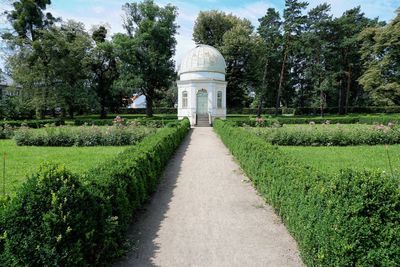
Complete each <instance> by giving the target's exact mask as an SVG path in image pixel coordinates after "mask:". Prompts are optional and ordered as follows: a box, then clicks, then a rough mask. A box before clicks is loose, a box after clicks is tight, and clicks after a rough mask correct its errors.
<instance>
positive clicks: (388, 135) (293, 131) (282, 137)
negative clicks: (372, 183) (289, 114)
mask: <svg viewBox="0 0 400 267" xmlns="http://www.w3.org/2000/svg"><path fill="white" fill-rule="evenodd" d="M249 130H250V131H253V132H255V133H256V134H257V135H259V136H261V137H263V138H264V139H265V140H266V141H268V142H270V143H272V144H277V145H285V146H349V145H378V144H399V143H400V128H399V127H396V126H390V127H389V126H384V125H375V126H372V125H329V124H327V125H314V124H310V125H290V126H283V127H270V128H262V129H260V128H255V129H254V128H253V129H251V128H250V129H249Z"/></svg>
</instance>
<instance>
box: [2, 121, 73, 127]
mask: <svg viewBox="0 0 400 267" xmlns="http://www.w3.org/2000/svg"><path fill="white" fill-rule="evenodd" d="M46 124H54V125H56V126H59V125H64V124H65V121H64V120H61V119H48V120H26V121H7V120H4V121H0V127H4V126H6V125H8V126H11V127H21V126H27V127H29V128H41V127H43V126H45V125H46Z"/></svg>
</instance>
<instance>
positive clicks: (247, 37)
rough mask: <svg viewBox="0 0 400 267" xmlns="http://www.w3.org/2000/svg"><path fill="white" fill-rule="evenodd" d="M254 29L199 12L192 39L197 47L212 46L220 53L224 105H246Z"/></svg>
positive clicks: (231, 17)
mask: <svg viewBox="0 0 400 267" xmlns="http://www.w3.org/2000/svg"><path fill="white" fill-rule="evenodd" d="M252 34H253V26H252V25H251V22H250V21H249V20H247V19H241V18H239V17H236V16H234V15H232V14H226V13H224V12H220V11H215V10H213V11H202V12H200V13H199V16H198V17H197V19H196V22H195V26H194V30H193V39H194V41H195V42H196V44H206V45H211V46H214V47H215V48H217V49H218V50H219V51H221V53H222V55H223V56H224V58H225V61H226V65H227V70H226V80H227V81H228V86H227V105H228V106H230V107H243V106H245V105H246V98H247V91H248V88H249V87H250V86H251V85H250V84H251V79H250V76H251V74H250V72H249V71H250V70H251V69H250V67H249V65H250V60H251V59H252V56H251V54H252V53H253V51H252V49H253V48H254V36H252Z"/></svg>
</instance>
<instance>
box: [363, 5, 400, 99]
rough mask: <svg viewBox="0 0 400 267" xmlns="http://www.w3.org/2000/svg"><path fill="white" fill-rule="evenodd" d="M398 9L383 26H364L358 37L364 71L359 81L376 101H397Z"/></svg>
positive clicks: (399, 92)
mask: <svg viewBox="0 0 400 267" xmlns="http://www.w3.org/2000/svg"><path fill="white" fill-rule="evenodd" d="M399 38H400V9H399V10H398V11H397V16H396V18H395V19H394V20H393V21H391V22H390V23H389V24H388V25H386V26H384V27H375V28H368V29H365V30H364V31H363V32H362V33H361V35H360V36H359V39H360V40H362V42H363V45H362V49H361V55H362V58H363V60H364V67H365V72H364V73H363V75H362V76H361V77H360V79H359V82H360V84H361V85H363V86H364V88H365V90H366V91H367V92H368V93H370V94H371V96H372V98H373V100H374V102H375V103H376V104H380V105H382V104H385V105H398V104H399V103H400V70H399V69H400V65H399V62H400V52H399V51H400V44H399V41H398V40H399Z"/></svg>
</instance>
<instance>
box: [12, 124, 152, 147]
mask: <svg viewBox="0 0 400 267" xmlns="http://www.w3.org/2000/svg"><path fill="white" fill-rule="evenodd" d="M154 132H156V128H150V127H137V126H132V125H131V126H121V125H119V126H108V127H98V126H80V127H48V128H44V129H38V130H36V129H30V128H26V127H21V128H20V129H19V130H17V131H16V132H15V136H14V139H15V141H16V142H17V145H20V146H22V145H24V146H123V145H132V144H135V143H137V142H138V141H140V140H142V139H143V138H144V137H145V136H147V135H149V134H151V133H154Z"/></svg>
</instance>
